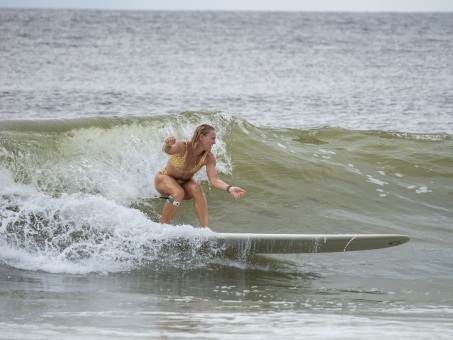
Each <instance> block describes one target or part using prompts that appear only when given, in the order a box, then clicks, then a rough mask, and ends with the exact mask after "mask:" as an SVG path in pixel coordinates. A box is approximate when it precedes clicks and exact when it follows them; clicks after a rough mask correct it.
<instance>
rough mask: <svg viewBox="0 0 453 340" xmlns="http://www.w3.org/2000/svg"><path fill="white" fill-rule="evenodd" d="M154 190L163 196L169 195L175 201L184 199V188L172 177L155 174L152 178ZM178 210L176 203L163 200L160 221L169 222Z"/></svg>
mask: <svg viewBox="0 0 453 340" xmlns="http://www.w3.org/2000/svg"><path fill="white" fill-rule="evenodd" d="M154 186H155V188H156V190H157V191H158V192H159V193H160V194H161V195H164V196H171V197H172V198H173V199H174V201H175V202H181V201H182V200H183V199H184V195H185V193H184V189H183V188H182V187H181V186H180V185H179V184H178V182H176V180H175V179H174V178H173V177H170V176H167V175H162V174H159V173H158V174H157V175H156V178H155V180H154ZM177 212H178V205H175V204H172V203H169V202H168V201H167V202H165V205H164V209H163V210H162V216H161V218H160V223H169V222H170V221H171V220H172V218H173V217H174V216H175V215H176V213H177Z"/></svg>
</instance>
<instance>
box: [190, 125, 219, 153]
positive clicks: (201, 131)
mask: <svg viewBox="0 0 453 340" xmlns="http://www.w3.org/2000/svg"><path fill="white" fill-rule="evenodd" d="M213 130H215V128H214V127H213V126H211V125H208V124H201V125H200V126H198V127H197V128H196V129H195V132H194V133H193V137H192V147H193V148H194V149H195V148H196V146H197V144H198V142H199V141H200V138H201V136H207V135H208V133H209V132H211V131H213Z"/></svg>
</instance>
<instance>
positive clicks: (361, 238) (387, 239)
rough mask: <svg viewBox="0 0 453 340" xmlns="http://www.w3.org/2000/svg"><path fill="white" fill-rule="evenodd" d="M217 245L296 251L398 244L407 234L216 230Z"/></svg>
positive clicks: (231, 249)
mask: <svg viewBox="0 0 453 340" xmlns="http://www.w3.org/2000/svg"><path fill="white" fill-rule="evenodd" d="M216 238H217V239H216V243H217V246H218V247H219V248H220V249H222V250H224V251H225V252H226V253H231V252H234V253H240V254H247V255H252V254H296V253H332V252H346V251H357V250H372V249H382V248H389V247H395V246H399V245H401V244H404V243H406V242H408V241H409V239H410V238H409V237H408V236H405V235H397V234H362V235H355V234H346V235H329V234H326V235H323V234H251V233H249V234H246V233H217V235H216Z"/></svg>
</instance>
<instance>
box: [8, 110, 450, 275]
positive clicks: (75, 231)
mask: <svg viewBox="0 0 453 340" xmlns="http://www.w3.org/2000/svg"><path fill="white" fill-rule="evenodd" d="M201 123H210V124H212V125H214V126H215V127H216V128H217V132H218V141H217V145H216V148H215V150H214V153H215V154H216V156H217V159H218V163H217V168H218V171H219V173H220V175H221V176H222V178H224V179H225V180H226V181H227V182H231V183H234V184H237V185H240V186H242V187H244V188H245V189H246V190H247V198H246V199H245V200H243V201H241V203H240V204H239V203H238V202H233V201H231V200H229V199H228V198H226V197H225V196H224V195H223V193H221V192H219V191H216V190H214V191H213V190H211V188H210V187H209V185H208V183H207V181H206V175H205V174H204V172H203V171H202V172H200V174H199V175H197V179H198V180H199V181H201V183H202V185H203V187H204V189H205V192H206V194H207V196H208V201H209V204H210V216H211V220H210V221H211V223H210V225H211V228H212V229H213V230H215V231H221V232H226V231H245V232H304V233H360V232H370V233H374V232H376V233H379V232H385V233H392V232H394V233H405V234H409V235H411V236H413V237H415V239H417V238H420V237H423V238H425V239H427V240H431V242H434V243H438V242H442V240H444V238H445V237H446V235H447V234H448V233H450V232H451V220H452V217H453V216H452V215H453V212H452V211H451V209H450V207H451V199H452V196H453V185H452V183H453V181H452V179H453V175H452V174H451V155H452V151H453V136H452V135H449V134H434V133H427V134H423V133H419V134H415V133H404V132H384V131H355V130H346V129H339V128H328V127H325V128H318V129H310V130H300V129H283V128H270V127H266V128H264V127H258V126H254V125H252V124H250V123H248V122H247V121H245V120H242V119H238V118H237V117H233V116H230V115H228V114H225V113H220V112H214V113H208V112H186V113H182V114H178V115H170V116H159V117H151V118H149V117H130V118H114V117H109V118H85V119H75V120H46V121H42V120H37V121H27V120H24V121H2V122H1V123H0V181H1V184H2V185H1V187H0V197H1V201H0V202H1V203H0V218H1V229H0V243H1V247H0V248H1V258H2V259H3V261H6V262H7V263H8V264H9V265H12V266H15V267H19V268H27V269H40V270H45V271H57V272H58V271H69V272H89V271H107V272H109V271H119V270H131V269H138V268H141V267H143V266H145V267H146V266H155V265H165V266H181V265H182V266H184V265H190V266H195V267H196V266H199V265H204V264H203V263H204V261H202V260H200V259H199V260H198V261H197V256H198V255H200V256H202V255H203V256H206V254H207V253H206V251H204V253H203V252H202V251H201V250H200V249H198V248H197V241H196V240H197V237H202V238H203V237H205V236H207V235H208V234H209V233H211V231H209V230H196V231H194V230H193V229H192V228H191V227H190V226H189V225H194V226H196V225H197V220H196V217H195V214H194V213H193V208H192V207H191V204H190V203H186V204H184V205H183V206H182V207H181V211H180V213H179V214H178V216H177V218H176V219H175V221H174V222H175V224H178V225H179V226H178V227H174V228H171V227H168V226H161V225H160V224H159V223H157V221H158V219H159V213H160V210H161V208H162V204H163V202H162V200H158V199H151V198H147V197H149V196H154V195H157V192H156V191H155V189H154V187H153V176H154V173H156V172H157V171H158V170H159V169H160V168H161V167H163V166H164V164H165V161H166V156H165V155H164V154H163V153H162V152H161V151H160V147H161V144H162V141H163V139H164V138H165V136H167V135H168V134H174V135H175V136H177V137H178V138H180V139H190V137H191V134H192V132H193V130H194V128H195V127H196V126H197V125H198V124H201ZM45 193H50V194H45ZM57 193H58V195H57ZM233 211H234V213H232V212H233ZM225 221H227V223H226V222H225ZM188 233H193V235H195V236H194V244H193V249H195V253H191V254H190V256H187V254H185V253H184V252H179V253H178V254H174V256H173V258H172V259H173V261H170V260H169V259H168V258H167V259H165V260H164V261H163V259H162V253H165V254H167V257H168V254H169V253H168V252H165V251H164V249H165V247H169V246H171V241H170V240H171V237H172V236H174V235H175V234H177V235H186V234H188ZM197 249H198V250H197ZM216 251H217V250H216V249H210V250H208V254H210V255H209V256H210V257H211V258H212V261H214V262H212V263H215V260H214V258H215V256H214V255H215V253H216ZM194 254H195V255H194ZM197 254H198V255H197ZM209 256H208V257H209ZM188 259H190V260H188ZM162 261H163V262H162ZM187 261H188V263H186V262H187Z"/></svg>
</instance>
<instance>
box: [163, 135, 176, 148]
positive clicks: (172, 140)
mask: <svg viewBox="0 0 453 340" xmlns="http://www.w3.org/2000/svg"><path fill="white" fill-rule="evenodd" d="M175 143H176V138H175V137H173V136H169V137H167V138H165V145H166V146H172V145H174V144H175Z"/></svg>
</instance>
